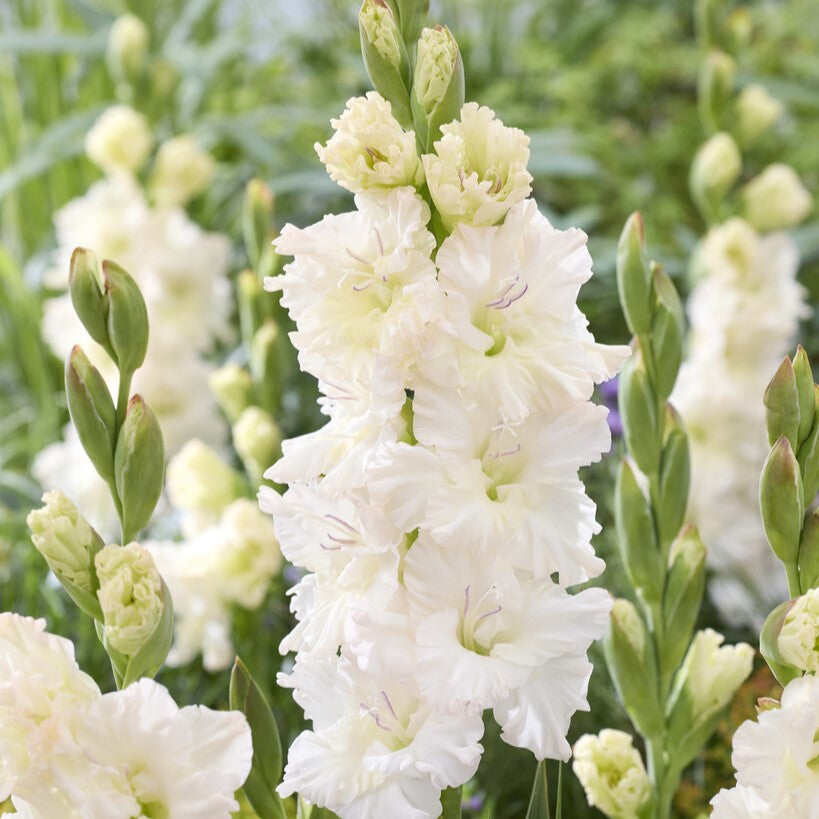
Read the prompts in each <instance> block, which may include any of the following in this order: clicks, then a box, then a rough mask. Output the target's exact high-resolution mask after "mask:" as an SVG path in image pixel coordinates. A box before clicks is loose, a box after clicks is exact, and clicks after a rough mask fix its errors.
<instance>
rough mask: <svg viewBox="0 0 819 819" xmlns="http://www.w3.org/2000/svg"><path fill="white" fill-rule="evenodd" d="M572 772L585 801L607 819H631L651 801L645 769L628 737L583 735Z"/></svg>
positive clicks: (617, 733)
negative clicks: (577, 780) (581, 788)
mask: <svg viewBox="0 0 819 819" xmlns="http://www.w3.org/2000/svg"><path fill="white" fill-rule="evenodd" d="M573 755H574V762H573V763H572V769H573V770H574V773H575V776H577V778H578V779H579V780H580V784H581V785H582V786H583V790H585V792H586V800H587V801H588V803H589V805H591V806H592V807H596V808H598V810H601V811H602V812H603V813H605V814H606V816H608V817H610V819H634V817H636V816H637V815H638V812H639V810H640V808H642V807H643V806H644V805H645V804H646V803H647V802H648V800H649V799H650V797H651V785H650V784H649V781H648V775H647V774H646V769H645V765H644V764H643V759H642V757H641V756H640V752H639V751H638V750H637V749H636V748H634V747H633V745H632V738H631V735H630V734H626V733H624V732H623V731H615V730H613V729H611V728H604V729H603V730H602V731H601V732H600V734H599V735H598V736H594V735H592V734H585V735H584V736H582V737H580V739H578V740H577V742H576V743H575V745H574V748H573Z"/></svg>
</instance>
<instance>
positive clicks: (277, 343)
mask: <svg viewBox="0 0 819 819" xmlns="http://www.w3.org/2000/svg"><path fill="white" fill-rule="evenodd" d="M289 345H290V342H289V341H288V338H287V335H286V334H285V333H283V332H281V330H279V327H278V325H277V324H276V322H274V321H271V320H268V321H266V322H265V323H264V324H263V325H262V326H261V327H260V328H259V330H258V332H257V333H256V335H255V336H254V337H253V341H252V343H251V345H250V374H251V376H252V377H253V382H254V385H255V387H256V394H257V401H258V403H259V404H260V405H261V406H263V407H265V408H267V409H268V410H274V409H275V408H277V407H278V406H279V405H280V403H281V397H282V392H283V390H284V385H285V382H286V380H287V376H288V373H289V371H290V367H291V366H292V358H291V355H290V346H289Z"/></svg>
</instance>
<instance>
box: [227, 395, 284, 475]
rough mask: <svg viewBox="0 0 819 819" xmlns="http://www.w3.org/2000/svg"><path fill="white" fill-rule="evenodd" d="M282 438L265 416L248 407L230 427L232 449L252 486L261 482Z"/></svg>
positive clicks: (261, 411)
mask: <svg viewBox="0 0 819 819" xmlns="http://www.w3.org/2000/svg"><path fill="white" fill-rule="evenodd" d="M281 442H282V436H281V431H280V430H279V427H278V425H277V424H276V422H275V421H274V420H273V416H271V415H270V413H269V412H265V411H264V410H263V409H261V408H260V407H248V408H247V409H246V410H245V411H244V412H243V413H242V414H241V416H240V417H239V420H238V421H236V423H235V424H234V425H233V446H234V447H235V448H236V451H237V452H238V453H239V457H240V458H241V459H242V462H243V463H244V465H245V468H246V469H247V471H248V473H249V474H250V476H251V477H252V478H253V481H254V483H260V482H261V476H262V474H263V473H264V471H265V470H266V469H267V468H268V467H269V466H270V465H271V464H272V463H273V461H275V460H276V457H277V456H278V454H279V452H280V448H281Z"/></svg>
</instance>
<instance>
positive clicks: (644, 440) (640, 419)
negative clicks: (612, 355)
mask: <svg viewBox="0 0 819 819" xmlns="http://www.w3.org/2000/svg"><path fill="white" fill-rule="evenodd" d="M617 404H618V407H619V408H620V418H621V419H622V422H623V433H624V436H625V439H626V446H627V447H628V449H629V452H630V453H631V456H632V458H634V462H635V463H636V464H637V466H639V467H640V469H641V470H642V471H643V472H644V473H646V474H651V473H653V472H655V471H656V470H657V468H658V466H659V463H660V436H661V431H660V423H661V419H659V418H657V401H656V398H655V396H654V391H653V390H652V388H651V382H650V381H649V378H648V373H647V372H646V368H645V364H644V362H643V356H642V354H641V351H640V348H639V346H638V347H637V348H636V349H635V350H634V352H633V353H632V355H631V357H630V358H629V359H628V360H627V361H626V364H625V366H624V367H623V371H622V372H621V373H620V387H619V391H618V394H617Z"/></svg>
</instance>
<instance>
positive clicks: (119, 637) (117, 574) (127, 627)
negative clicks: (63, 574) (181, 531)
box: [94, 543, 165, 655]
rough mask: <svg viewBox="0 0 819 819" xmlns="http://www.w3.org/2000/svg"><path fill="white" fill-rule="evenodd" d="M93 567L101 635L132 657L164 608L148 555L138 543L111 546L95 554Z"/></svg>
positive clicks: (161, 593)
mask: <svg viewBox="0 0 819 819" xmlns="http://www.w3.org/2000/svg"><path fill="white" fill-rule="evenodd" d="M94 565H95V566H96V569H97V577H98V579H99V582H100V587H99V591H98V592H97V597H99V601H100V606H101V607H102V614H103V617H104V618H105V636H106V637H107V639H108V641H109V642H110V644H111V645H112V646H113V647H114V648H115V649H116V650H117V651H119V652H121V653H122V654H125V655H131V654H135V653H136V652H137V651H138V650H139V649H140V648H141V647H142V645H143V644H144V643H145V641H146V640H147V639H148V638H149V637H150V636H151V634H153V632H154V630H155V629H156V627H157V624H158V623H159V620H160V618H161V617H162V609H163V607H164V605H165V601H164V600H163V592H162V578H161V577H160V576H159V572H158V571H157V569H156V566H155V565H154V561H153V558H152V557H151V553H150V552H149V551H148V550H147V549H145V547H144V546H140V545H139V544H138V543H129V544H128V545H126V546H119V545H116V544H112V545H110V546H106V547H105V548H104V549H102V550H101V551H100V552H98V553H97V556H96V557H95V558H94Z"/></svg>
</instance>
